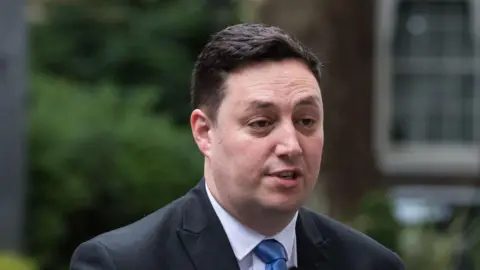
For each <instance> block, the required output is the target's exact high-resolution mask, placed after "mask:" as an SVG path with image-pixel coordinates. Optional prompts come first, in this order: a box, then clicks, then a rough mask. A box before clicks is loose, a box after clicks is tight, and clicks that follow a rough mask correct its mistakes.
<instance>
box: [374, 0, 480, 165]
mask: <svg viewBox="0 0 480 270" xmlns="http://www.w3.org/2000/svg"><path fill="white" fill-rule="evenodd" d="M475 2H477V3H475ZM377 5H378V7H379V8H377V12H378V14H377V15H378V16H377V21H376V23H375V25H376V27H377V29H376V34H377V35H376V38H377V40H376V45H377V46H376V48H375V50H376V71H375V76H376V79H375V81H376V95H375V96H376V105H377V107H376V109H377V110H376V112H375V117H376V119H375V122H376V131H375V134H376V138H375V145H376V148H377V149H376V152H377V160H378V161H379V165H380V167H381V168H382V169H384V170H385V171H387V172H415V173H442V174H445V173H455V174H459V173H461V174H472V173H478V172H479V171H480V151H479V141H480V91H479V82H480V81H479V79H480V77H479V75H477V74H480V73H479V71H480V65H479V63H480V62H479V60H478V59H479V53H480V51H479V49H480V48H479V47H478V46H479V45H480V44H479V33H480V32H479V30H480V27H479V25H478V22H477V21H476V19H475V18H478V17H479V15H480V13H479V12H478V11H479V8H478V7H479V6H480V4H479V3H478V1H475V0H377Z"/></svg>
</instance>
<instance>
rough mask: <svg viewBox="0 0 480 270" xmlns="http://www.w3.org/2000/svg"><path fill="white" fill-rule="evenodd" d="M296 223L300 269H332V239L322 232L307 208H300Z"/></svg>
mask: <svg viewBox="0 0 480 270" xmlns="http://www.w3.org/2000/svg"><path fill="white" fill-rule="evenodd" d="M298 217H299V218H298V220H297V224H296V229H295V230H296V235H297V236H296V237H297V256H298V269H299V270H331V269H333V267H332V265H331V260H329V257H330V256H329V244H330V240H329V239H327V238H325V237H324V236H322V235H321V234H320V231H319V229H318V226H316V225H315V222H314V221H313V220H312V218H311V217H310V216H308V213H307V212H306V210H305V209H303V208H302V209H300V212H299V215H298Z"/></svg>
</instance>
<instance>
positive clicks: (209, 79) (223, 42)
mask: <svg viewBox="0 0 480 270" xmlns="http://www.w3.org/2000/svg"><path fill="white" fill-rule="evenodd" d="M287 58H294V59H298V60H300V61H302V62H303V63H304V64H306V65H307V66H308V68H309V69H310V70H311V71H312V73H313V75H314V76H315V78H316V79H317V82H318V83H319V84H320V62H319V60H318V59H317V57H316V56H315V54H314V53H313V52H311V51H310V50H309V49H308V48H307V47H305V46H304V45H303V44H302V43H301V42H300V41H298V40H297V39H295V38H294V37H293V36H292V35H291V34H289V33H287V32H286V31H284V30H282V29H280V28H278V27H275V26H269V25H265V24H253V23H244V24H237V25H233V26H229V27H227V28H225V29H223V30H221V31H220V32H218V33H216V34H214V35H213V36H212V37H211V39H210V41H209V42H208V43H207V44H206V45H205V47H204V48H203V50H202V52H201V53H200V54H199V56H198V58H197V61H196V63H195V68H194V70H193V74H192V84H191V102H192V106H193V108H194V109H195V108H201V109H205V113H206V114H207V116H208V117H210V118H211V119H212V121H216V117H217V111H218V108H219V107H220V104H221V103H222V100H223V98H224V97H225V89H224V88H225V87H224V83H225V80H226V79H227V75H228V74H229V73H230V72H233V71H235V70H236V69H239V68H241V67H244V66H247V65H249V64H252V63H256V62H263V61H279V60H284V59H287Z"/></svg>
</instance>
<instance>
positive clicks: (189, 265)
mask: <svg viewBox="0 0 480 270" xmlns="http://www.w3.org/2000/svg"><path fill="white" fill-rule="evenodd" d="M296 234H297V254H298V264H299V269H301V270H317V269H318V270H334V269H335V270H337V269H339V270H400V269H404V266H403V263H402V261H401V259H400V258H399V257H398V256H397V255H396V254H395V253H393V252H391V251H390V250H388V249H386V248H385V247H383V246H382V245H380V244H378V243H377V242H375V241H373V240H372V239H370V238H369V237H367V236H365V235H363V234H361V233H359V232H357V231H354V230H352V229H350V228H348V227H346V226H345V225H343V224H341V223H339V222H336V221H334V220H332V219H330V218H328V217H326V216H323V215H319V214H316V213H314V212H312V211H310V210H307V209H305V208H302V209H300V211H299V215H298V221H297V224H296ZM194 269H195V270H238V269H239V268H238V264H237V260H236V258H235V255H234V253H233V250H232V248H231V246H230V243H229V241H228V238H227V236H226V234H225V231H224V230H223V227H222V225H221V223H220V221H219V219H218V218H217V215H216V214H215V211H214V210H213V208H212V206H211V204H210V201H209V200H208V197H207V194H206V191H205V184H204V181H203V180H202V181H200V183H199V184H198V185H197V186H196V187H195V188H193V189H192V190H191V191H189V192H188V193H187V194H186V195H185V196H183V197H181V198H179V199H178V200H176V201H174V202H172V203H171V204H169V205H167V206H165V207H163V208H161V209H160V210H158V211H156V212H154V213H152V214H150V215H149V216H146V217H145V218H143V219H141V220H139V221H137V222H135V223H133V224H130V225H128V226H125V227H123V228H120V229H117V230H114V231H111V232H107V233H104V234H102V235H100V236H97V237H95V238H93V239H91V240H89V241H86V242H84V243H82V244H81V245H80V246H79V247H78V248H77V249H76V250H75V252H74V254H73V256H72V260H71V265H70V270H194Z"/></svg>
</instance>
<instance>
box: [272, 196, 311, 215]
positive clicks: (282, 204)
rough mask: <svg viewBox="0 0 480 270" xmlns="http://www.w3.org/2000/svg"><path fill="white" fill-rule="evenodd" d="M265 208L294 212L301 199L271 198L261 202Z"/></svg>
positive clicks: (300, 203) (298, 207)
mask: <svg viewBox="0 0 480 270" xmlns="http://www.w3.org/2000/svg"><path fill="white" fill-rule="evenodd" d="M263 205H264V206H265V208H268V209H271V210H276V211H279V212H285V213H290V212H295V211H297V210H298V209H300V207H302V205H303V200H300V199H298V198H274V199H273V198H272V200H269V201H268V202H264V204H263Z"/></svg>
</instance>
